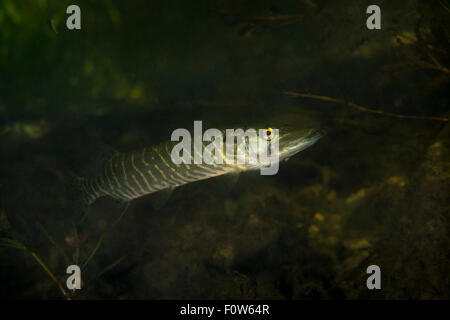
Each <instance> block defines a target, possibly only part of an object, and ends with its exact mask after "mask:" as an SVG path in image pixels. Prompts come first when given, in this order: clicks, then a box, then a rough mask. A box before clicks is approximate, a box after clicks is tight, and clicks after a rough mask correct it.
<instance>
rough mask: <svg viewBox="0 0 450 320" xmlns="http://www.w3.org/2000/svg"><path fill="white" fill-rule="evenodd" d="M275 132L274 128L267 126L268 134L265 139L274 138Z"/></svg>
mask: <svg viewBox="0 0 450 320" xmlns="http://www.w3.org/2000/svg"><path fill="white" fill-rule="evenodd" d="M272 137H273V134H272V128H270V127H267V128H266V135H265V137H264V139H266V140H272Z"/></svg>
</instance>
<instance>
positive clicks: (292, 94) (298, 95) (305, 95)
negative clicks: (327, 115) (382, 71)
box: [284, 91, 448, 122]
mask: <svg viewBox="0 0 450 320" xmlns="http://www.w3.org/2000/svg"><path fill="white" fill-rule="evenodd" d="M284 93H285V94H286V95H288V96H290V97H292V98H310V99H316V100H322V101H328V102H334V103H340V104H345V105H347V106H349V107H351V108H354V109H357V110H359V111H362V112H369V113H375V114H379V115H383V116H388V117H394V118H399V119H418V120H434V121H444V122H448V118H441V117H423V116H408V115H403V114H398V113H392V112H386V111H381V110H374V109H369V108H366V107H363V106H360V105H357V104H355V103H352V102H347V101H345V100H343V99H336V98H331V97H327V96H318V95H314V94H309V93H297V92H292V91H285V92H284Z"/></svg>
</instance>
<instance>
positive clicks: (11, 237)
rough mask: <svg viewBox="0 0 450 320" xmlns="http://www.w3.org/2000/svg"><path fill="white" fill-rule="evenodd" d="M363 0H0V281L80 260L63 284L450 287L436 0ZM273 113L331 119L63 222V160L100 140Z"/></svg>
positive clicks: (291, 294)
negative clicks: (375, 272)
mask: <svg viewBox="0 0 450 320" xmlns="http://www.w3.org/2000/svg"><path fill="white" fill-rule="evenodd" d="M69 4H77V5H79V6H80V8H81V17H82V22H81V24H82V29H81V30H73V31H71V30H68V29H67V28H66V27H65V23H66V22H65V20H66V18H67V16H68V15H67V14H66V8H67V6H68V5H69ZM370 4H372V3H371V2H369V1H319V0H291V1H288V0H282V1H270V0H267V1H133V0H132V1H113V0H110V1H106V0H102V1H77V2H76V3H74V2H72V1H46V0H36V1H23V2H22V1H20V2H18V1H13V0H2V1H1V2H0V213H1V215H0V217H1V218H0V236H1V237H2V242H1V243H3V244H7V245H9V247H7V246H1V247H0V283H1V285H0V297H1V298H3V299H24V298H28V299H29V298H38V299H49V298H51V299H63V298H65V296H64V295H63V294H62V292H61V291H60V290H59V289H58V286H57V284H56V282H55V281H53V280H52V279H51V277H50V276H49V272H50V273H52V274H54V275H55V277H56V279H57V281H59V282H60V283H61V284H62V285H63V286H64V287H65V282H66V280H65V279H66V277H67V275H66V274H65V269H66V267H67V265H69V264H79V265H80V264H83V263H85V262H86V261H88V263H87V265H86V268H85V269H84V270H83V273H82V277H83V289H82V290H81V291H79V292H76V293H75V294H73V293H71V292H68V293H67V292H66V293H67V294H68V295H71V296H72V295H73V298H76V299H94V298H96V299H104V298H110V299H171V298H177V299H178V298H188V299H197V298H202V299H203V298H208V299H254V298H259V299H380V298H381V299H444V298H446V299H448V298H449V294H450V292H449V288H450V283H449V276H448V273H449V271H450V268H449V247H450V239H449V229H448V226H449V201H448V190H449V172H450V171H449V154H448V153H449V141H448V136H449V126H448V114H449V108H448V106H449V99H448V91H449V70H448V66H449V65H450V62H449V58H448V57H449V55H448V53H449V50H450V47H449V38H450V37H449V34H448V30H450V28H449V22H450V19H449V15H450V13H449V8H450V5H449V3H448V1H405V0H404V1H377V3H376V4H377V5H379V6H380V7H381V16H382V29H381V30H368V29H367V28H366V19H367V17H368V15H367V14H366V8H367V6H368V5H370ZM286 91H292V92H297V93H311V94H315V95H320V96H329V97H333V98H336V99H343V100H344V101H347V102H353V103H356V104H358V105H360V106H363V107H364V108H366V109H363V110H357V109H355V108H353V107H351V105H348V104H345V103H333V102H325V101H322V100H317V99H306V98H294V97H292V96H289V95H286V94H285V92H286ZM367 109H370V110H378V111H379V113H373V112H370V111H368V110H367ZM403 116H406V117H403ZM411 116H414V117H416V118H413V117H411ZM428 117H436V118H437V119H429V118H428ZM275 119H276V120H277V122H278V123H279V122H286V123H288V122H289V123H294V124H296V125H301V126H303V125H304V126H311V125H313V126H316V125H317V126H319V125H320V126H322V127H325V128H326V129H327V131H328V134H327V135H326V136H325V137H324V138H323V139H321V140H320V141H319V142H318V143H317V144H316V145H314V146H313V147H311V148H309V149H307V150H305V151H303V152H302V153H301V154H299V155H296V156H295V157H293V158H291V159H290V160H289V161H288V162H283V163H282V164H281V166H280V171H279V173H278V174H277V175H275V176H270V177H269V176H260V175H259V173H258V172H248V173H244V174H242V175H241V176H240V178H239V180H238V182H237V183H236V184H235V185H234V186H233V188H232V189H231V190H223V188H221V184H223V183H222V182H220V180H218V179H217V181H215V180H216V179H211V180H207V181H202V182H196V183H192V184H189V185H187V186H184V187H181V188H179V189H177V190H175V191H174V193H173V194H172V196H171V199H169V201H168V202H167V203H166V205H165V206H164V207H163V208H162V209H160V210H154V209H153V207H152V204H151V202H152V197H153V195H149V196H146V197H142V198H140V199H137V200H135V201H133V202H132V203H131V206H130V208H129V209H128V211H127V212H126V213H125V215H124V216H123V217H122V218H121V220H120V221H119V222H118V223H117V224H115V225H113V221H114V219H115V218H117V216H116V215H115V212H116V211H117V210H116V208H115V204H114V203H112V201H110V200H108V199H100V200H98V201H97V202H96V203H95V204H94V205H93V206H92V207H91V208H90V211H89V214H88V218H87V220H86V221H85V223H84V224H83V225H81V226H77V227H75V225H74V224H73V221H77V219H78V218H79V215H80V213H81V211H82V209H81V205H80V204H79V203H78V202H77V199H75V197H74V195H73V185H72V182H71V181H72V176H73V175H78V176H90V175H93V174H95V173H96V172H98V170H99V167H101V162H102V161H101V160H102V159H104V158H105V157H107V154H108V153H110V152H111V150H119V151H127V150H132V149H134V148H138V147H141V146H151V145H152V144H154V143H157V142H159V141H163V140H167V139H169V137H170V134H171V132H172V130H173V129H175V128H178V127H188V128H190V127H192V125H193V121H194V120H203V123H204V127H205V128H206V127H222V126H225V125H228V124H230V123H231V124H232V123H239V124H242V123H245V124H248V125H251V124H253V123H263V122H262V121H264V123H267V122H269V123H270V121H272V120H275ZM99 239H101V241H100V240H99ZM8 241H9V242H8ZM11 241H15V242H11ZM11 245H12V246H13V247H14V248H11ZM19 247H20V248H19ZM36 257H39V259H40V261H41V262H42V263H41V264H40V263H38V259H37V258H36ZM89 257H91V258H90V259H89ZM371 264H376V265H379V266H380V267H381V272H382V290H373V291H369V290H367V288H366V279H367V277H368V275H367V274H366V268H367V267H368V266H369V265H371ZM43 265H45V266H46V267H47V268H48V270H49V272H46V271H45V269H44V267H43Z"/></svg>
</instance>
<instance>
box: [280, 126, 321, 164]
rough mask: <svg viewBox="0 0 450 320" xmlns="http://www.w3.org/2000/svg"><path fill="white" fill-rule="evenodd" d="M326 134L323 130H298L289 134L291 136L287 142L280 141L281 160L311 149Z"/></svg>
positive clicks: (287, 138)
mask: <svg viewBox="0 0 450 320" xmlns="http://www.w3.org/2000/svg"><path fill="white" fill-rule="evenodd" d="M325 134H326V132H325V130H323V129H306V130H297V131H293V132H292V133H289V136H287V137H285V139H286V140H285V142H283V141H280V156H281V157H280V158H281V159H280V160H282V159H284V158H288V157H291V156H293V155H294V154H296V153H299V152H301V151H303V150H305V149H306V148H309V147H310V146H312V145H313V144H315V143H316V142H317V141H318V140H319V139H320V138H322V137H323V136H324V135H325ZM282 140H283V139H282Z"/></svg>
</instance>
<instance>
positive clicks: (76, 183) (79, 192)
mask: <svg viewBox="0 0 450 320" xmlns="http://www.w3.org/2000/svg"><path fill="white" fill-rule="evenodd" d="M71 175H72V186H73V188H74V191H75V194H76V196H77V198H78V200H79V202H80V204H81V206H82V208H83V211H87V208H88V207H89V206H90V205H91V204H92V203H93V202H94V201H95V200H96V199H97V195H96V194H95V193H93V192H90V191H89V190H90V187H89V180H88V179H87V178H84V177H80V176H78V175H75V174H73V173H72V174H71Z"/></svg>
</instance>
